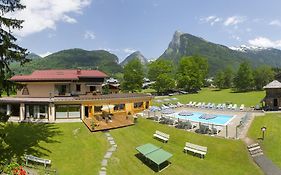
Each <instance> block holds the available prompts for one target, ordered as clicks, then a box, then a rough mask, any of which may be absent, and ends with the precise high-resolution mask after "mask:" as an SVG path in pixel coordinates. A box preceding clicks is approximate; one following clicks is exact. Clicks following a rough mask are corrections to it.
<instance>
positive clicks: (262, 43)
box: [248, 37, 281, 48]
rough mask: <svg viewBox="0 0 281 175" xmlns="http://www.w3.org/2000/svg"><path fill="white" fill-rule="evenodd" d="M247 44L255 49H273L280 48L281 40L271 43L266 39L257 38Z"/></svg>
mask: <svg viewBox="0 0 281 175" xmlns="http://www.w3.org/2000/svg"><path fill="white" fill-rule="evenodd" d="M248 43H249V44H250V45H252V46H257V47H265V48H269V47H273V48H280V47H281V40H276V41H272V40H270V39H268V38H266V37H257V38H255V39H252V40H249V41H248Z"/></svg>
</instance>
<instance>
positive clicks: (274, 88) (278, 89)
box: [263, 80, 281, 110]
mask: <svg viewBox="0 0 281 175" xmlns="http://www.w3.org/2000/svg"><path fill="white" fill-rule="evenodd" d="M263 88H264V89H265V91H266V96H265V97H264V99H263V102H264V103H265V108H266V109H268V110H279V109H280V108H281V83H280V82H279V81H278V80H274V81H272V82H270V83H269V84H267V85H266V86H264V87H263Z"/></svg>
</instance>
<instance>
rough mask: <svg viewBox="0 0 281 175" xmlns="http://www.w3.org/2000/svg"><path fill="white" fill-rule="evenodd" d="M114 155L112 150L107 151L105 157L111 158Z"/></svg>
mask: <svg viewBox="0 0 281 175" xmlns="http://www.w3.org/2000/svg"><path fill="white" fill-rule="evenodd" d="M111 156H112V152H109V151H108V152H107V153H106V154H105V156H104V158H106V159H109V158H110V157H111Z"/></svg>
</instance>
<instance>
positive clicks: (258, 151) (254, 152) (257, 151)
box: [250, 149, 262, 155]
mask: <svg viewBox="0 0 281 175" xmlns="http://www.w3.org/2000/svg"><path fill="white" fill-rule="evenodd" d="M250 153H251V155H254V154H258V153H262V150H261V149H259V150H255V151H252V152H250Z"/></svg>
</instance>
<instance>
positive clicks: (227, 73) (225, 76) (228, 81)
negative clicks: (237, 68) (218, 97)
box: [215, 67, 233, 89]
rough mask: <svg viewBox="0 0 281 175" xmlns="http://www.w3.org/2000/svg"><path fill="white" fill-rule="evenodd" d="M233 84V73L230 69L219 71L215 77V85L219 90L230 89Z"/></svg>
mask: <svg viewBox="0 0 281 175" xmlns="http://www.w3.org/2000/svg"><path fill="white" fill-rule="evenodd" d="M232 83H233V71H232V69H231V68H230V67H228V68H226V69H225V70H223V71H219V72H217V74H216V77H215V85H216V86H217V87H218V88H219V89H227V88H231V87H232Z"/></svg>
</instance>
